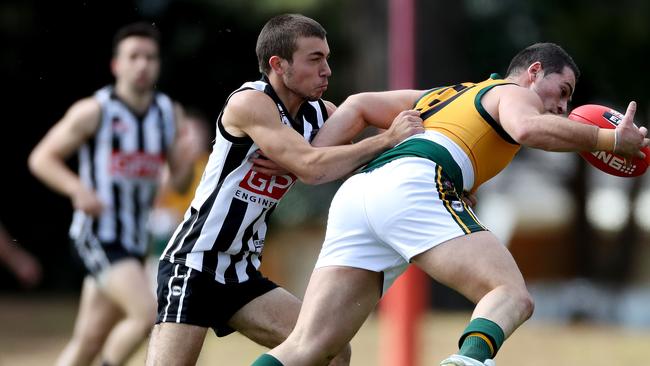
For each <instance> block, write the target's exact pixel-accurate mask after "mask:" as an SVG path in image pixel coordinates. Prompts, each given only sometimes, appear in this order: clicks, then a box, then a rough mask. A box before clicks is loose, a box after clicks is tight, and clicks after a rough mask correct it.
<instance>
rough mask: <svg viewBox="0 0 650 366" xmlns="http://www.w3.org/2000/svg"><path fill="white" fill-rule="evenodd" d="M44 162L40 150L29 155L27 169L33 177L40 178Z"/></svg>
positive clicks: (35, 150)
mask: <svg viewBox="0 0 650 366" xmlns="http://www.w3.org/2000/svg"><path fill="white" fill-rule="evenodd" d="M43 160H44V158H43V154H42V152H41V151H40V149H38V148H36V149H34V150H33V151H32V152H31V153H30V154H29V157H28V158H27V167H28V168H29V171H30V172H31V173H32V174H33V175H35V176H38V173H39V172H40V171H41V167H42V166H43Z"/></svg>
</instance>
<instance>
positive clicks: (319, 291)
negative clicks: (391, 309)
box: [294, 266, 382, 352]
mask: <svg viewBox="0 0 650 366" xmlns="http://www.w3.org/2000/svg"><path fill="white" fill-rule="evenodd" d="M381 289H382V273H380V272H374V271H369V270H365V269H360V268H353V267H346V266H326V267H320V268H317V269H315V270H314V272H313V273H312V276H311V279H310V280H309V285H308V286H307V291H306V293H305V299H304V303H303V305H302V309H301V310H300V316H299V318H298V323H297V325H296V329H295V330H294V333H295V335H296V337H297V338H300V339H303V340H306V341H307V342H311V343H313V344H316V345H318V346H321V347H326V348H328V349H331V348H334V349H333V351H334V352H338V350H340V348H341V347H343V346H345V344H347V343H348V342H349V341H350V340H351V339H352V337H354V335H355V334H356V332H357V331H358V330H359V328H360V327H361V325H363V323H364V322H365V320H366V318H367V317H368V315H369V314H370V312H371V311H372V310H373V309H374V308H375V306H376V305H377V302H378V301H379V298H380V296H381Z"/></svg>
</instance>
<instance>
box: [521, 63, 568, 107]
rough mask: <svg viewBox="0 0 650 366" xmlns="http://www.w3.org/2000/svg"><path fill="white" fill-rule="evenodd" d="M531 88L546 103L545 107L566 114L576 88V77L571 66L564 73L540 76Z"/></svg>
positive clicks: (565, 68)
mask: <svg viewBox="0 0 650 366" xmlns="http://www.w3.org/2000/svg"><path fill="white" fill-rule="evenodd" d="M531 88H532V89H533V90H534V91H535V92H536V93H537V95H539V97H540V98H541V99H542V102H543V103H544V109H545V110H546V111H547V112H549V113H553V114H562V115H563V114H566V113H567V109H568V104H569V102H570V101H571V96H572V95H573V91H574V90H575V88H576V77H575V74H574V73H573V70H571V69H570V68H569V67H567V66H565V67H564V69H563V70H562V73H552V74H545V75H543V76H541V75H540V76H538V77H537V79H536V80H535V82H534V83H533V84H532V85H531Z"/></svg>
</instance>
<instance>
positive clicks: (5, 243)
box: [0, 224, 43, 288]
mask: <svg viewBox="0 0 650 366" xmlns="http://www.w3.org/2000/svg"><path fill="white" fill-rule="evenodd" d="M0 262H2V263H3V264H4V265H5V266H6V267H7V268H8V269H9V270H10V271H11V273H13V274H14V276H16V279H17V280H18V282H20V285H21V286H23V287H24V288H33V287H34V286H36V285H38V284H39V282H41V277H42V271H43V270H42V268H41V263H40V262H39V261H38V259H36V258H35V257H34V256H32V255H31V254H29V252H27V251H26V250H25V249H23V248H21V247H20V245H19V244H18V243H17V242H16V241H15V240H13V239H12V238H11V237H10V236H9V233H8V232H7V231H6V230H5V228H4V227H3V226H2V224H0Z"/></svg>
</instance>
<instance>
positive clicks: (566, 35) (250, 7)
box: [0, 0, 650, 290]
mask: <svg viewBox="0 0 650 366" xmlns="http://www.w3.org/2000/svg"><path fill="white" fill-rule="evenodd" d="M416 6H417V8H416V9H417V11H416V16H417V24H415V27H416V36H417V40H416V46H417V47H416V49H417V55H416V56H417V85H415V87H417V88H422V89H426V88H430V87H433V86H438V85H446V84H449V83H455V82H458V81H465V80H474V81H477V80H482V79H485V78H486V77H487V76H488V75H489V74H490V73H491V72H500V73H504V72H505V70H506V67H507V65H508V63H509V61H510V59H511V58H512V56H513V55H514V54H515V53H516V52H517V51H519V50H520V49H522V48H524V47H526V46H528V45H530V44H532V43H535V42H540V41H550V42H556V43H559V44H561V45H562V46H563V47H564V48H565V49H566V50H567V51H568V52H569V53H570V54H571V55H572V56H573V57H574V59H575V61H576V62H577V63H578V65H579V66H580V68H581V70H582V77H581V78H580V81H579V83H578V88H577V90H576V94H575V95H574V99H573V103H574V105H580V104H585V103H600V104H606V105H609V106H611V107H614V108H617V109H618V110H621V111H624V110H625V106H626V105H627V102H628V101H630V100H637V101H638V102H639V111H638V114H637V116H638V117H637V120H638V121H641V122H640V123H643V122H644V121H647V120H648V119H649V117H650V98H648V97H649V95H648V93H649V92H648V89H647V85H649V84H650V76H648V73H645V72H644V71H643V70H645V68H646V65H647V59H646V56H645V52H646V51H647V49H648V48H649V46H650V25H649V24H650V21H649V20H650V3H648V2H646V1H641V0H623V1H618V2H616V3H612V2H610V1H604V0H600V1H586V0H576V1H569V2H567V1H559V0H544V1H542V0H523V1H522V0H463V1H434V0H418V1H416ZM283 12H300V13H303V14H305V15H307V16H310V17H313V18H315V19H316V20H318V21H319V22H320V23H321V24H322V25H323V26H324V27H325V28H326V29H327V30H328V40H329V44H330V48H331V51H332V56H331V59H330V64H331V67H332V70H333V75H332V78H331V82H330V88H329V90H328V92H327V94H326V99H328V100H331V101H333V102H334V103H337V104H338V103H341V102H342V101H343V100H344V99H345V97H346V96H347V95H349V94H351V93H355V92H359V91H367V90H382V89H386V87H387V81H386V80H387V75H386V70H387V60H386V54H387V49H386V47H387V46H386V45H387V42H386V35H387V26H388V25H387V24H388V22H387V14H386V12H387V4H386V1H375V0H348V1H345V0H321V1H318V0H284V1H282V0H184V1H183V0H158V1H155V0H150V1H147V0H137V1H136V0H134V1H81V0H76V1H65V2H50V1H34V0H31V1H18V0H6V1H3V2H2V4H0V39H1V40H2V49H3V50H2V53H1V54H0V73H1V75H2V81H3V87H2V100H3V101H4V103H3V112H4V116H5V118H4V121H3V123H2V125H1V126H0V129H1V131H2V132H1V136H2V144H0V149H1V150H0V156H2V159H3V168H4V169H3V174H2V177H3V178H2V179H1V182H2V190H1V191H0V192H1V193H2V196H1V197H0V202H2V203H1V204H0V222H2V223H3V225H4V226H5V227H6V228H7V230H8V231H9V232H10V233H11V234H12V236H13V237H14V238H16V240H17V241H18V242H19V243H20V245H23V246H24V247H25V248H26V249H28V250H29V251H31V252H33V253H35V254H36V255H37V256H38V257H39V258H41V259H42V262H43V264H44V267H45V268H44V269H45V274H46V278H45V281H44V283H43V284H42V285H41V288H42V289H44V290H75V289H77V288H78V287H79V286H78V284H79V281H80V278H81V275H82V272H81V269H80V266H79V265H78V264H77V263H75V262H74V261H73V260H72V259H71V255H70V254H71V250H70V249H69V245H68V239H67V229H68V225H69V222H70V217H71V208H70V203H69V202H68V200H67V199H66V198H64V197H61V196H57V195H55V194H53V193H52V192H50V191H49V190H47V189H46V188H45V187H44V186H42V185H41V184H40V183H38V182H36V180H35V179H34V178H33V177H31V175H30V174H29V172H28V171H27V166H26V159H27V155H28V153H29V151H30V150H31V149H32V147H33V146H34V145H35V144H36V142H37V141H38V140H39V139H40V138H41V137H42V136H43V135H44V134H45V132H46V131H47V130H48V129H49V128H50V127H51V126H52V124H53V123H54V122H56V121H57V120H58V119H59V118H60V117H61V116H62V115H63V113H64V112H65V110H66V109H67V108H68V107H69V106H70V105H71V104H72V103H73V102H74V101H75V100H77V99H79V98H82V97H85V96H88V95H90V94H91V93H92V92H93V91H94V90H96V89H98V88H100V87H102V86H103V85H105V84H107V83H110V82H111V81H112V77H111V74H110V70H109V61H110V57H111V41H112V36H113V33H114V32H115V30H116V29H117V28H119V27H120V26H122V25H124V24H126V23H129V22H132V21H138V20H146V21H149V22H152V23H154V24H155V25H156V26H157V27H159V29H160V30H161V32H162V36H163V38H162V61H163V67H162V73H161V78H160V80H159V84H158V89H159V90H161V91H164V92H166V93H168V94H169V95H171V96H172V97H173V98H174V99H176V100H178V101H180V102H181V103H182V104H183V105H185V106H187V107H193V108H197V109H199V110H201V111H203V112H204V113H205V114H206V115H207V116H209V118H210V120H212V121H214V120H216V117H217V115H218V113H219V111H220V109H221V107H222V104H223V102H224V100H225V98H226V97H227V95H228V94H229V93H230V92H231V91H233V90H234V89H236V88H237V87H238V86H239V85H241V84H242V83H243V82H244V81H248V80H254V79H257V78H259V72H258V70H257V61H256V56H255V40H256V37H257V34H258V32H259V30H260V29H261V27H262V26H263V24H264V23H265V22H266V20H267V19H268V18H270V17H271V16H273V15H276V14H279V13H283ZM71 163H72V164H74V163H75V162H74V159H73V161H72V162H71ZM574 173H575V174H574V175H573V176H572V177H571V178H570V179H569V180H568V189H569V190H570V191H571V192H572V194H573V195H574V197H575V200H576V201H577V202H578V205H577V206H578V210H577V216H576V221H575V228H576V230H575V231H574V232H573V234H572V235H574V236H573V237H572V240H571V243H572V244H570V245H568V244H567V250H568V251H571V250H573V251H574V255H573V257H574V258H576V270H575V273H573V274H574V275H579V276H586V277H593V276H598V275H599V274H600V275H603V274H606V275H607V274H609V275H613V278H617V279H618V280H626V279H627V277H626V276H625V275H621V276H619V277H620V278H619V277H616V276H617V275H618V274H619V272H618V271H617V270H616V268H618V269H621V268H623V269H624V268H625V265H626V264H629V262H630V260H632V259H633V257H634V253H636V252H635V248H636V247H635V245H637V244H635V243H637V242H638V241H639V240H638V239H639V236H638V235H637V236H636V237H633V238H632V240H631V239H630V238H629V237H628V238H627V239H625V238H624V239H625V240H622V241H623V242H622V243H621V247H622V248H628V249H629V250H628V252H627V254H625V253H623V254H621V256H622V257H621V258H619V260H618V262H616V266H618V267H616V266H614V267H612V266H606V268H605V269H603V268H601V267H599V266H598V265H597V264H594V261H595V260H596V259H594V258H592V257H590V256H589V255H583V254H584V253H589V252H590V251H589V250H588V245H590V244H587V243H588V242H589V240H590V239H592V238H594V236H590V234H589V233H590V232H592V231H593V230H592V229H591V228H590V224H589V223H588V222H587V220H586V212H585V209H584V207H585V206H586V197H587V190H588V188H587V187H588V184H587V180H588V172H587V167H586V166H585V164H584V163H580V164H577V165H576V169H575V172H574ZM641 182H642V181H641V180H637V181H635V182H634V183H632V185H633V186H634V187H636V188H634V189H632V190H631V192H633V193H631V194H637V193H638V192H639V191H640V190H641V184H642V183H641ZM337 186H338V183H332V184H328V185H326V186H324V187H307V186H304V185H299V186H298V187H296V189H294V191H293V192H292V193H291V195H290V196H289V197H287V198H286V199H285V201H283V202H282V203H281V205H280V207H279V209H278V210H277V211H276V213H275V217H274V220H276V224H277V225H279V226H282V225H285V226H284V227H291V226H292V225H301V224H306V223H314V222H316V223H317V224H318V225H324V220H325V217H326V214H327V207H328V204H329V199H330V198H331V196H332V195H333V193H334V191H335V190H336V187H337ZM634 192H637V193H634ZM630 227H632V228H635V227H636V226H634V225H632V226H630ZM628 232H632V233H634V232H635V230H631V231H630V230H628ZM616 238H619V237H616ZM619 239H620V238H619ZM576 253H577V254H576ZM617 253H620V252H617ZM607 268H609V272H607ZM612 268H614V271H613V272H612ZM16 288H17V286H16V285H15V284H14V280H13V278H12V277H11V276H10V274H9V273H8V272H6V271H5V270H4V269H0V290H15V289H16Z"/></svg>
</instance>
